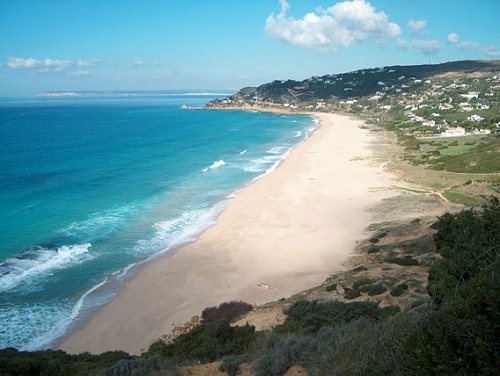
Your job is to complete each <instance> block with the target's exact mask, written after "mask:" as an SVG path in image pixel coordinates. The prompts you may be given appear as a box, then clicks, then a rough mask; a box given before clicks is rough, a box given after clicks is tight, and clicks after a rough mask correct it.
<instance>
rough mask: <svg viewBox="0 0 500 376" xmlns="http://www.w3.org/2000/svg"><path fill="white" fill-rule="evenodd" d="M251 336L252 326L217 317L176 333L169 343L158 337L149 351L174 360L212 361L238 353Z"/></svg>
mask: <svg viewBox="0 0 500 376" xmlns="http://www.w3.org/2000/svg"><path fill="white" fill-rule="evenodd" d="M254 338H255V327H254V326H250V325H245V326H236V327H232V326H230V325H229V320H218V321H214V322H210V323H208V324H203V325H200V326H198V327H196V328H194V329H193V330H191V331H190V332H188V333H185V334H183V335H181V336H179V337H177V338H176V339H175V340H174V342H173V343H172V344H169V345H166V344H164V343H162V342H161V341H158V342H155V343H154V344H152V345H151V346H150V348H149V350H148V353H150V354H159V355H162V356H165V357H169V358H171V359H172V360H173V361H176V362H186V361H202V362H213V361H215V360H217V359H220V358H222V357H223V356H226V355H240V354H243V353H244V351H245V350H246V349H247V348H248V347H249V345H250V344H251V343H252V342H253V340H254Z"/></svg>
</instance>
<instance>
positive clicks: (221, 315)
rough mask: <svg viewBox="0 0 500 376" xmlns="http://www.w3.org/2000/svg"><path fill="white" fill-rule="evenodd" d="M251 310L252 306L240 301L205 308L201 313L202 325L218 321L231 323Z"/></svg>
mask: <svg viewBox="0 0 500 376" xmlns="http://www.w3.org/2000/svg"><path fill="white" fill-rule="evenodd" d="M251 310H252V305H251V304H248V303H245V302H242V301H232V302H224V303H221V304H220V305H219V306H218V307H207V308H205V309H204V310H203V312H202V313H201V319H202V322H203V323H209V322H213V321H216V320H220V319H227V320H229V321H232V320H234V319H236V318H238V317H239V316H242V315H244V314H245V313H247V312H250V311H251Z"/></svg>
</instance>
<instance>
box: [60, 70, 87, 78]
mask: <svg viewBox="0 0 500 376" xmlns="http://www.w3.org/2000/svg"><path fill="white" fill-rule="evenodd" d="M91 74H92V73H90V72H89V71H86V70H77V71H73V72H68V73H66V76H68V77H85V76H90V75H91Z"/></svg>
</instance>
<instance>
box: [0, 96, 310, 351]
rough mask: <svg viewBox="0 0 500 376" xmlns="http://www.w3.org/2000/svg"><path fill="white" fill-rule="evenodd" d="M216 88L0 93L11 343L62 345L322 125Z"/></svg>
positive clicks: (1, 199)
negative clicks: (234, 107)
mask: <svg viewBox="0 0 500 376" xmlns="http://www.w3.org/2000/svg"><path fill="white" fill-rule="evenodd" d="M221 97H224V95H221V96H217V95H214V94H206V95H203V94H197V95H191V94H172V93H170V94H166V93H154V94H147V93H143V94H137V93H134V95H113V94H108V95H81V96H75V97H34V98H17V99H16V98H0V348H5V347H14V348H17V349H19V350H37V349H43V348H48V347H51V346H53V345H54V344H55V343H57V339H60V338H61V336H63V335H64V334H65V333H67V331H68V330H71V329H72V328H73V329H74V328H75V327H76V326H78V324H79V323H80V324H81V323H83V322H85V320H86V319H88V317H89V315H91V314H92V313H93V312H95V310H96V309H98V307H99V306H101V305H103V304H105V303H107V302H109V301H110V300H111V299H113V298H114V297H115V296H116V294H117V292H118V291H119V289H120V288H121V287H122V286H123V283H124V282H125V281H126V280H127V279H128V278H130V277H131V276H132V275H133V274H134V272H136V271H137V269H138V268H139V267H140V266H141V265H144V263H145V262H150V261H151V260H154V259H155V258H157V257H168V256H169V255H171V254H172V253H174V252H175V251H176V250H177V249H178V248H179V246H181V245H183V244H186V243H189V242H192V241H195V240H196V238H197V236H198V235H199V234H200V233H201V232H203V231H204V230H206V229H207V228H209V227H211V226H213V225H214V224H215V223H216V218H217V216H218V215H219V214H220V213H221V211H223V210H224V208H225V207H226V206H227V204H228V201H229V200H231V198H232V197H234V194H235V193H236V192H237V191H238V190H239V189H241V188H243V187H245V186H246V185H248V184H249V183H250V182H251V181H253V180H254V179H258V178H259V177H261V176H263V175H264V174H266V173H268V172H270V171H272V170H273V169H274V168H275V167H276V166H277V164H279V162H280V161H281V160H282V159H283V158H284V157H285V156H286V155H287V153H288V152H289V150H290V149H291V148H293V146H294V145H297V144H298V143H299V142H301V141H302V140H304V139H305V138H306V137H307V135H308V134H309V132H310V131H312V130H313V129H314V128H315V127H316V126H317V123H316V121H315V119H313V118H312V117H310V116H306V115H277V114H269V113H259V112H244V111H218V110H203V109H198V110H186V109H183V108H182V106H189V107H202V106H203V105H204V104H206V103H207V102H208V101H209V100H210V99H213V98H221Z"/></svg>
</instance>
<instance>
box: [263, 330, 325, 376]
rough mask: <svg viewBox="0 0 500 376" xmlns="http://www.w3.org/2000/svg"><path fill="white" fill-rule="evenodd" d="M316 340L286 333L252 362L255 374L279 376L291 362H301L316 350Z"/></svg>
mask: <svg viewBox="0 0 500 376" xmlns="http://www.w3.org/2000/svg"><path fill="white" fill-rule="evenodd" d="M316 346H317V345H316V341H315V340H314V338H312V337H310V336H297V335H286V336H284V337H282V338H281V340H280V341H278V343H277V344H276V346H274V347H273V348H271V349H270V350H269V351H267V352H266V353H264V354H263V355H261V356H260V357H259V358H258V359H257V360H256V361H255V364H254V367H253V370H254V372H255V375H256V376H280V375H283V374H284V373H285V371H286V370H287V369H288V368H290V367H291V366H292V365H293V364H296V363H300V362H303V361H305V360H307V359H308V358H309V357H311V355H312V354H314V353H315V351H316Z"/></svg>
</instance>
